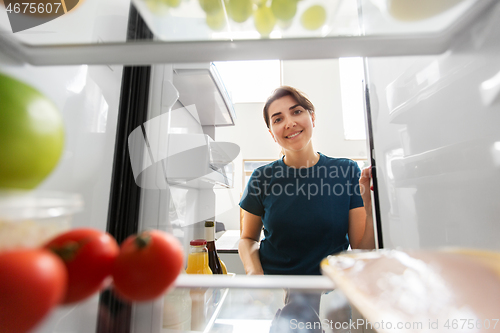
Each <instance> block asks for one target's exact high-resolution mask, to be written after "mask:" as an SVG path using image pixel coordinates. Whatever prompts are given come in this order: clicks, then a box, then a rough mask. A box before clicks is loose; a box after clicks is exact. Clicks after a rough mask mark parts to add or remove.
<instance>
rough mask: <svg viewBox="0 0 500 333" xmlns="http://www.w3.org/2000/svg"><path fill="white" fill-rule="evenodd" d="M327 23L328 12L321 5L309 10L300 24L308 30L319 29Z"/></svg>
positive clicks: (303, 15) (305, 12)
mask: <svg viewBox="0 0 500 333" xmlns="http://www.w3.org/2000/svg"><path fill="white" fill-rule="evenodd" d="M325 21H326V10H325V8H324V7H323V6H321V5H315V6H311V7H309V8H307V9H306V10H305V11H304V13H303V14H302V17H301V18H300V23H302V26H303V27H304V28H305V29H307V30H316V29H319V28H321V27H322V26H323V24H325Z"/></svg>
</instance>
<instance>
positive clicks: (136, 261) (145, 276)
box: [112, 230, 184, 301]
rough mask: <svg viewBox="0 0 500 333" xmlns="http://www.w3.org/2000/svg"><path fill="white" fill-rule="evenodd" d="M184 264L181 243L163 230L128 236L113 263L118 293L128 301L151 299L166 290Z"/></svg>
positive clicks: (114, 280)
mask: <svg viewBox="0 0 500 333" xmlns="http://www.w3.org/2000/svg"><path fill="white" fill-rule="evenodd" d="M183 264H184V254H183V249H182V245H181V243H180V242H179V241H178V240H177V238H175V237H174V236H172V235H171V234H168V233H166V232H163V231H160V230H151V231H144V232H143V233H141V234H140V235H138V236H137V235H133V236H130V237H128V238H127V239H125V241H124V242H123V243H122V245H121V247H120V254H119V255H118V258H116V260H115V263H114V266H113V273H112V275H113V282H114V287H115V291H116V292H117V294H118V295H119V296H120V297H121V298H123V299H125V300H128V301H148V300H152V299H155V298H157V297H159V296H161V295H162V294H163V293H165V292H166V291H167V290H168V288H169V287H170V286H171V285H172V283H173V282H174V281H175V279H176V278H177V276H178V275H179V273H180V272H181V269H182V267H183Z"/></svg>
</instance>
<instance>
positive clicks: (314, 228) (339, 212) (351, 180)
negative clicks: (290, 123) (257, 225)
mask: <svg viewBox="0 0 500 333" xmlns="http://www.w3.org/2000/svg"><path fill="white" fill-rule="evenodd" d="M360 174H361V170H360V169H359V166H358V165H357V163H356V162H354V161H352V160H350V159H346V158H331V157H327V156H325V155H323V154H321V153H320V158H319V161H318V163H316V164H315V165H314V166H312V167H310V168H299V169H296V168H291V167H289V166H287V165H286V164H285V163H284V162H283V160H282V159H280V160H277V161H274V162H272V163H270V164H267V165H264V166H262V167H260V168H257V169H256V170H254V172H253V174H252V176H251V178H250V180H249V181H248V184H247V187H246V189H245V192H244V193H243V196H242V199H241V201H240V206H241V208H243V209H244V210H246V211H248V212H250V213H252V214H254V215H258V216H261V218H262V223H263V225H264V239H262V241H261V244H260V250H259V254H260V261H261V263H262V268H263V270H264V274H281V275H290V274H291V275H319V274H321V273H320V267H319V264H320V262H321V260H322V259H323V258H325V257H326V256H328V255H330V254H334V253H338V252H341V251H344V250H347V248H348V246H349V239H348V237H347V230H348V227H349V210H351V209H353V208H357V207H363V200H362V199H361V195H360V190H359V176H360Z"/></svg>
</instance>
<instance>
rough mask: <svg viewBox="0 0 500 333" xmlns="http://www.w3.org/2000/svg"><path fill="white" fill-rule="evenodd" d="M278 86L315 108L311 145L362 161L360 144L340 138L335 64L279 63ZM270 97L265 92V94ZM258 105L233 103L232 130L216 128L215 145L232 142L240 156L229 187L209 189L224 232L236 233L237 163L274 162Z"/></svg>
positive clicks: (363, 152)
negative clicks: (298, 93)
mask: <svg viewBox="0 0 500 333" xmlns="http://www.w3.org/2000/svg"><path fill="white" fill-rule="evenodd" d="M282 84H284V85H290V86H293V87H296V88H298V89H300V90H302V91H303V92H305V93H306V94H307V95H308V96H309V98H310V100H311V101H312V103H313V104H314V106H315V108H316V127H315V132H314V136H313V145H314V149H315V150H316V151H319V152H321V153H323V154H325V155H329V156H333V157H349V158H366V156H367V147H366V141H365V140H350V141H347V140H345V139H344V128H343V121H342V104H341V98H340V96H341V95H340V78H339V62H338V60H336V59H335V60H307V61H300V60H293V61H283V62H282ZM270 93H271V92H270ZM263 106H264V103H246V104H235V111H236V117H237V119H236V126H230V127H217V128H216V132H215V139H216V141H227V142H233V143H236V144H238V145H239V146H240V148H241V152H240V154H239V156H238V157H237V158H236V159H235V160H234V169H235V173H234V188H233V189H230V190H226V189H220V190H215V193H216V197H217V199H216V219H217V221H220V222H223V223H224V224H225V227H226V229H227V230H233V229H239V227H240V226H239V221H240V210H239V206H238V202H239V199H240V195H241V193H242V192H243V189H244V184H243V181H242V179H243V178H242V172H243V170H242V169H243V159H278V158H279V157H280V147H279V146H278V145H277V144H276V143H275V142H274V140H273V139H272V137H271V135H270V134H269V132H268V130H267V127H266V125H265V122H264V119H263V117H262V108H263Z"/></svg>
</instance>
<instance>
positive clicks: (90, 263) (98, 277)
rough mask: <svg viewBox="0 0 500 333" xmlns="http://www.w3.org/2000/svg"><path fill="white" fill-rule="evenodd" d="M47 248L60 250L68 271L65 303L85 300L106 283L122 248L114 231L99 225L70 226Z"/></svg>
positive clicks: (56, 251)
mask: <svg viewBox="0 0 500 333" xmlns="http://www.w3.org/2000/svg"><path fill="white" fill-rule="evenodd" d="M45 248H47V249H50V250H52V251H53V252H55V253H56V254H58V255H59V256H60V257H61V258H62V259H63V261H64V263H65V265H66V269H67V271H68V289H67V292H66V296H65V298H64V301H63V304H69V303H74V302H78V301H81V300H83V299H85V298H87V297H89V296H91V295H92V294H94V293H96V292H97V291H99V290H101V289H102V288H103V287H105V279H106V278H107V277H108V276H110V275H111V269H112V267H113V261H114V260H115V258H116V257H117V256H118V253H119V252H120V248H119V247H118V244H117V243H116V240H115V239H114V238H113V237H112V236H111V235H110V234H108V233H106V232H102V231H100V230H96V229H74V230H70V231H68V232H65V233H63V234H61V235H59V236H57V237H56V238H54V239H52V240H51V241H49V242H48V243H47V244H46V245H45Z"/></svg>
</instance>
